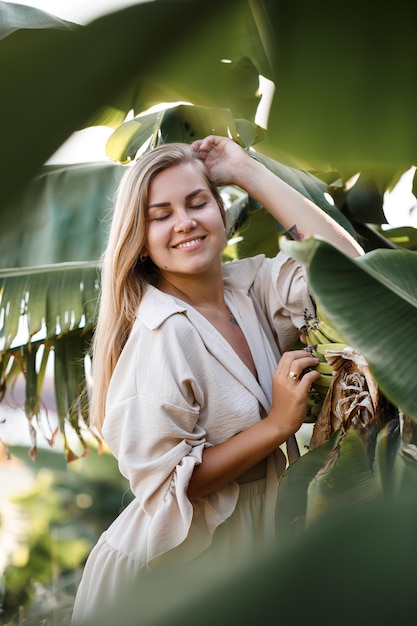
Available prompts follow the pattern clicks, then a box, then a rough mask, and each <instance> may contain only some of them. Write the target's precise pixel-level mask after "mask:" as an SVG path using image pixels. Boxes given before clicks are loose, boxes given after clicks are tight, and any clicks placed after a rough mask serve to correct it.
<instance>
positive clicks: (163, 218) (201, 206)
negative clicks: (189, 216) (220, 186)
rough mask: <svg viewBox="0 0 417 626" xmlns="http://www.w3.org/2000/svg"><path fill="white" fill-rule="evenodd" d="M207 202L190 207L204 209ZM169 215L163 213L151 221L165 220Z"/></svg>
mask: <svg viewBox="0 0 417 626" xmlns="http://www.w3.org/2000/svg"><path fill="white" fill-rule="evenodd" d="M206 204H207V202H201V203H200V204H195V205H194V206H192V205H190V207H189V208H190V209H195V210H198V209H202V208H203V207H204V206H205V205H206ZM170 215H171V214H169V215H163V216H162V217H154V218H153V219H151V220H150V221H151V222H163V221H164V220H166V219H168V217H169V216H170Z"/></svg>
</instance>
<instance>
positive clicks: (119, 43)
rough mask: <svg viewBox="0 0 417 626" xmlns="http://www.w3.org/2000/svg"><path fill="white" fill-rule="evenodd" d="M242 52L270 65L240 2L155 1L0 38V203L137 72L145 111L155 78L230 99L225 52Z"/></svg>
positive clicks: (201, 95) (182, 95)
mask: <svg viewBox="0 0 417 626" xmlns="http://www.w3.org/2000/svg"><path fill="white" fill-rule="evenodd" d="M260 18H261V16H259V19H260ZM263 19H265V18H263ZM197 22H198V28H196V27H195V25H196V23H197ZM179 34H180V35H179ZM155 42H158V45H155ZM242 56H248V57H249V58H250V59H251V60H252V62H253V63H254V64H255V65H256V67H257V68H258V71H262V72H263V73H264V74H268V73H270V70H269V69H268V68H267V65H268V63H267V60H266V55H265V52H264V49H263V44H262V43H261V41H260V37H259V34H258V29H257V26H256V24H255V21H254V18H253V15H252V12H251V9H250V5H249V3H246V2H244V3H241V2H237V1H236V0H235V1H232V2H228V3H227V4H225V3H224V2H221V1H220V0H213V1H212V2H210V3H206V2H193V3H190V2H188V1H182V2H181V1H179V0H178V1H176V2H172V1H168V0H165V1H162V0H159V1H158V2H148V3H143V4H138V5H136V6H132V7H129V8H127V9H124V10H122V11H119V12H116V13H114V14H110V15H106V16H104V17H102V18H100V19H98V20H95V21H93V22H91V23H90V24H88V25H87V26H86V27H83V28H79V29H75V30H73V31H65V30H57V29H40V30H20V31H16V32H14V33H12V34H11V35H9V36H8V37H6V38H5V39H3V40H2V41H0V83H1V85H2V89H3V93H5V94H7V98H2V99H1V100H0V116H1V118H2V119H4V120H7V124H5V125H4V128H3V134H2V148H3V155H4V157H5V159H4V161H3V167H2V169H1V171H0V180H1V188H2V196H3V203H4V205H6V204H8V202H9V201H10V200H11V199H12V198H13V197H15V196H16V194H17V193H18V191H19V190H20V189H21V188H22V184H25V183H27V181H28V180H29V179H30V178H31V177H32V176H33V175H34V174H35V173H36V172H37V171H38V170H39V168H40V167H41V166H42V165H43V163H44V162H45V161H46V160H47V159H48V157H49V156H50V155H51V154H52V153H53V152H55V150H56V149H57V148H58V147H59V146H60V145H61V144H62V143H63V142H64V141H65V139H67V137H68V136H69V135H70V134H71V133H72V132H73V131H74V130H77V129H79V128H82V127H83V126H85V125H86V124H87V123H88V122H89V120H90V118H91V116H93V115H94V114H95V113H96V112H97V111H98V110H99V109H100V108H101V107H103V106H106V105H110V106H113V104H114V100H115V99H117V97H118V96H119V95H120V94H122V93H124V92H125V91H126V90H127V89H129V88H130V87H131V84H132V80H133V79H135V80H139V81H140V93H141V97H140V100H141V103H140V104H141V106H140V107H138V110H139V111H143V110H146V109H147V108H148V107H149V106H150V105H151V104H155V101H153V102H152V101H149V99H150V98H152V89H150V88H149V85H156V87H157V89H158V97H160V95H161V86H162V87H163V88H169V87H170V86H173V88H174V92H175V100H183V101H191V102H194V103H195V104H207V105H210V106H211V105H213V104H216V105H217V106H219V105H220V106H225V105H226V107H227V106H228V105H229V104H230V101H229V98H228V96H227V90H225V85H227V79H228V74H227V65H225V64H224V63H222V59H232V60H233V59H237V58H240V57H242ZM222 68H223V70H224V71H222ZM170 99H171V100H172V99H173V98H172V97H171V98H170ZM225 100H227V102H226V103H225ZM136 105H137V103H136ZM130 108H131V103H130ZM128 110H129V109H127V110H126V111H125V112H124V115H126V114H127V112H128ZM22 138H24V140H23V141H22Z"/></svg>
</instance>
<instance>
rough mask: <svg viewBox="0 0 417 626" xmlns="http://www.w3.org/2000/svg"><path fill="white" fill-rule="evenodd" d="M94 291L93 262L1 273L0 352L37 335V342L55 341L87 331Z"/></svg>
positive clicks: (96, 281) (95, 267) (96, 279)
mask: <svg viewBox="0 0 417 626" xmlns="http://www.w3.org/2000/svg"><path fill="white" fill-rule="evenodd" d="M98 291H99V269H98V265H97V263H95V262H90V263H62V264H56V265H53V266H47V267H37V268H33V267H32V268H19V269H15V270H1V271H0V320H1V326H0V341H1V351H2V352H5V351H7V350H10V349H11V348H16V347H18V346H24V345H26V344H27V343H30V341H31V339H32V337H34V335H36V334H37V333H39V332H41V334H42V335H43V337H39V339H40V338H42V339H45V338H47V339H55V338H56V337H59V336H61V335H64V334H66V333H69V332H72V331H74V330H77V329H84V330H89V329H91V328H92V327H93V323H94V311H95V302H96V299H97V295H98Z"/></svg>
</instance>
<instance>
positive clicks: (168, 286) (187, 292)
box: [157, 274, 224, 308]
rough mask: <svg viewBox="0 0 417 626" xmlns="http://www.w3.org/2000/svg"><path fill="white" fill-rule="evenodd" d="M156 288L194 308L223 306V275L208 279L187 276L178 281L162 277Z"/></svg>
mask: <svg viewBox="0 0 417 626" xmlns="http://www.w3.org/2000/svg"><path fill="white" fill-rule="evenodd" d="M157 286H158V289H160V290H161V291H164V292H165V293H169V294H170V295H172V296H176V297H177V298H180V299H181V300H184V302H188V304H191V306H193V307H195V308H206V307H210V308H211V307H222V306H224V287H223V275H222V274H220V276H218V277H213V276H211V277H210V279H208V280H207V279H206V278H201V277H199V278H196V277H191V276H187V277H186V278H185V279H181V280H180V281H178V280H175V279H169V278H167V277H166V276H164V277H162V278H161V280H160V281H159V283H158V285H157Z"/></svg>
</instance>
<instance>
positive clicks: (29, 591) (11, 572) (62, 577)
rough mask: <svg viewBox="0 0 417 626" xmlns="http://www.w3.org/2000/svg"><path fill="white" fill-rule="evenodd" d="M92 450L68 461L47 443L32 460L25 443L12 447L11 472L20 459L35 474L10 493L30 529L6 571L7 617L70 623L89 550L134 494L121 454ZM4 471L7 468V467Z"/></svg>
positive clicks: (3, 600)
mask: <svg viewBox="0 0 417 626" xmlns="http://www.w3.org/2000/svg"><path fill="white" fill-rule="evenodd" d="M90 450H91V454H89V455H88V456H87V457H84V458H83V459H80V460H78V461H76V462H74V463H72V464H70V465H67V464H66V463H65V460H64V457H63V456H62V454H61V453H59V452H52V451H49V450H47V449H45V448H42V447H41V448H39V449H38V453H37V458H36V461H35V462H32V461H29V460H28V458H29V457H28V451H27V449H26V448H23V447H14V448H12V449H11V459H12V464H13V467H12V468H11V469H10V476H11V475H12V473H13V471H16V470H17V469H18V468H17V467H16V463H18V464H20V465H24V467H25V468H26V471H27V473H28V474H29V475H31V476H32V478H31V479H30V480H29V481H27V482H29V485H28V487H27V488H26V489H25V490H23V491H22V492H21V493H19V494H17V495H16V496H15V497H13V498H12V499H11V502H12V504H13V506H14V508H15V510H16V511H17V514H18V518H19V520H20V527H21V529H22V527H23V532H20V533H19V534H18V535H17V537H16V539H15V540H16V542H17V546H16V549H15V551H14V553H13V555H12V557H11V561H10V563H9V565H8V566H7V567H6V569H5V571H4V573H3V575H2V579H3V584H2V586H3V590H4V591H3V594H2V597H1V598H0V606H1V609H2V614H1V617H0V623H1V624H10V623H12V622H13V623H20V622H19V621H18V616H19V613H20V615H22V614H23V616H24V618H25V619H24V623H25V624H26V623H33V624H34V623H39V624H41V623H42V624H45V626H46V625H47V624H51V625H52V624H55V623H57V622H56V621H53V619H56V614H57V613H58V614H59V615H60V619H61V621H59V623H60V624H61V623H62V624H63V623H68V624H69V616H70V614H71V611H72V605H73V601H74V595H75V590H76V587H77V584H78V581H79V578H80V575H81V569H82V566H83V564H84V561H85V559H86V557H87V555H88V553H89V552H90V550H91V548H92V547H93V545H94V544H95V542H96V541H97V539H98V537H99V535H100V534H101V532H102V531H103V530H105V529H106V528H107V527H108V526H109V525H110V524H111V522H112V521H113V520H114V518H115V517H116V516H117V515H118V514H119V513H120V512H121V511H122V510H123V509H124V508H125V507H126V506H127V505H128V504H129V502H130V501H131V499H132V495H131V492H130V491H129V487H128V483H127V481H126V480H125V479H123V478H122V477H121V475H120V473H119V471H118V469H117V463H116V461H115V459H114V458H113V457H112V456H111V455H110V454H109V453H107V452H106V453H103V454H101V455H98V454H97V450H96V449H93V448H91V449H90ZM4 463H6V464H7V461H5V462H4ZM3 471H4V474H5V475H7V467H5V466H3ZM5 522H6V520H5V519H3V523H2V525H0V538H1V533H2V526H3V527H4V524H5ZM24 529H26V530H24ZM54 616H55V618H54ZM35 620H39V621H36V622H35Z"/></svg>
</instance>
